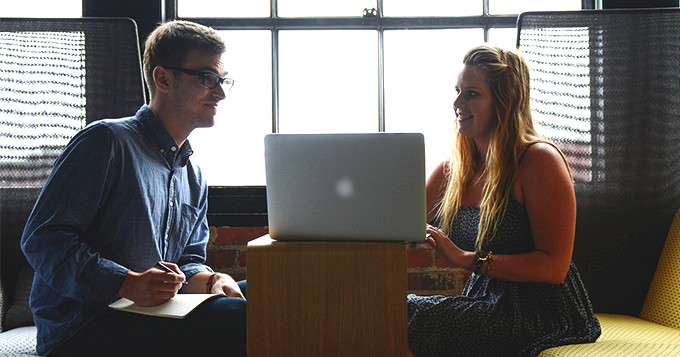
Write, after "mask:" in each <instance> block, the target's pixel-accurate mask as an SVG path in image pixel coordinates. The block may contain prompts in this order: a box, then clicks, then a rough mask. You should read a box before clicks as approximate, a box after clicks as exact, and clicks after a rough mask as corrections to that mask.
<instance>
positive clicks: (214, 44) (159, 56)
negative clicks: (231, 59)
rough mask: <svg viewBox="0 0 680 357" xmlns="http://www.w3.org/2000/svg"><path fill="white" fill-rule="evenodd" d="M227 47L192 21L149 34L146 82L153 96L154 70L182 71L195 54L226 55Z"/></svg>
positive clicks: (170, 24)
mask: <svg viewBox="0 0 680 357" xmlns="http://www.w3.org/2000/svg"><path fill="white" fill-rule="evenodd" d="M225 49H226V46H225V44H224V41H223V40H222V38H221V37H220V35H219V34H218V33H217V31H215V30H214V29H212V28H210V27H207V26H203V25H200V24H197V23H194V22H190V21H179V20H177V21H169V22H165V23H162V24H160V25H159V26H158V27H156V29H155V30H153V32H151V33H150V34H149V37H147V39H146V42H145V44H144V79H145V80H146V84H147V85H148V86H149V90H150V91H151V93H153V92H154V91H155V90H156V84H155V83H154V80H153V70H154V69H155V68H156V67H157V66H163V67H181V66H182V65H184V61H185V60H186V57H187V55H188V54H189V53H190V52H192V51H195V50H197V51H201V52H203V53H205V54H207V55H210V56H217V55H221V54H222V53H224V51H225Z"/></svg>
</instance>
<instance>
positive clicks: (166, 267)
mask: <svg viewBox="0 0 680 357" xmlns="http://www.w3.org/2000/svg"><path fill="white" fill-rule="evenodd" d="M156 265H157V266H158V267H159V268H161V269H163V270H165V271H167V272H168V273H173V274H177V273H175V271H174V270H172V269H170V268H168V266H167V265H165V264H163V263H162V262H158V263H156ZM188 283H189V282H187V281H186V280H184V281H183V282H182V284H184V285H186V284H188Z"/></svg>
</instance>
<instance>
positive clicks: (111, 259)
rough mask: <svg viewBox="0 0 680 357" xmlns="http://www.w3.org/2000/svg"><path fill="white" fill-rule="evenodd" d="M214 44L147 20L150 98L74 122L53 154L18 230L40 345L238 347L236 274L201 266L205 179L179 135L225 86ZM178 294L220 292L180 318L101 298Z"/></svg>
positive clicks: (225, 350)
mask: <svg viewBox="0 0 680 357" xmlns="http://www.w3.org/2000/svg"><path fill="white" fill-rule="evenodd" d="M224 51H225V45H224V43H223V41H222V40H221V38H220V36H219V34H217V32H216V31H215V30H213V29H210V28H208V27H205V26H202V25H198V24H195V23H191V22H186V21H173V22H168V23H165V24H162V25H160V26H159V27H158V28H156V29H155V30H154V32H153V33H151V34H150V35H149V37H148V39H147V41H146V43H145V51H144V76H145V79H146V82H147V84H148V86H149V90H150V93H151V101H150V103H149V105H148V106H143V107H142V108H140V109H139V111H138V112H137V113H136V114H135V115H134V116H133V117H129V118H123V119H113V120H112V119H107V120H100V121H97V122H95V123H92V124H91V125H89V126H87V127H86V128H85V129H83V130H82V131H80V132H79V133H78V134H76V135H75V136H74V138H73V139H72V140H71V142H70V143H69V144H68V146H67V147H66V148H65V150H64V152H63V153H62V154H61V156H60V157H59V158H58V159H57V161H56V162H55V166H54V169H53V171H52V173H51V174H50V176H49V178H48V179H47V182H46V183H45V186H44V188H43V191H42V193H41V194H40V197H39V198H38V201H37V202H36V205H35V208H34V210H33V212H32V214H31V216H30V218H29V220H28V222H27V224H26V228H25V230H24V234H23V237H22V240H21V247H22V250H23V252H24V254H25V255H26V257H27V258H28V261H29V262H30V263H31V265H32V266H33V268H34V269H35V278H34V281H33V290H32V292H31V300H30V302H31V309H32V311H33V316H34V320H35V323H36V325H37V327H38V345H37V348H38V353H40V354H41V355H45V354H49V355H54V356H101V355H116V356H122V355H146V356H148V355H187V354H189V353H191V354H192V355H201V356H206V355H219V356H238V355H245V306H246V302H245V298H244V293H245V282H242V283H238V284H237V283H236V282H235V281H234V280H233V279H232V278H231V277H230V276H228V275H226V274H221V273H213V271H212V269H210V267H208V266H206V265H204V262H205V255H206V245H207V242H208V224H207V219H206V210H207V191H208V188H207V184H206V181H205V180H204V178H203V176H202V175H201V171H200V170H199V168H198V167H197V166H195V165H194V164H193V163H192V162H191V161H190V160H189V156H190V155H191V153H192V151H191V146H190V145H189V142H188V141H187V137H188V136H189V134H190V133H191V132H192V130H194V129H195V128H198V127H209V126H212V125H213V123H214V116H215V112H216V108H217V104H218V102H219V101H221V100H222V99H224V98H225V90H226V91H228V90H229V89H230V88H231V86H232V85H233V81H232V80H231V79H228V78H223V77H224V76H225V75H226V72H225V70H224V68H223V63H222V54H223V53H224ZM159 262H161V263H160V265H159ZM161 265H165V266H167V267H169V268H170V270H172V272H168V271H164V270H162V269H161ZM185 279H186V281H187V283H186V284H183V282H184V281H185ZM180 289H181V291H180ZM178 292H181V293H214V294H218V295H223V296H221V297H218V298H215V299H212V300H209V301H208V302H206V303H204V304H202V305H200V306H199V307H198V308H197V309H196V310H194V312H192V313H191V314H190V315H189V316H187V317H186V318H185V319H169V318H161V317H149V316H145V315H138V314H133V313H127V312H120V311H114V310H111V309H109V308H108V304H110V303H111V302H113V301H115V300H116V299H118V298H119V297H125V298H128V299H130V300H132V301H134V302H135V303H137V304H138V305H142V306H154V305H158V304H160V303H163V302H165V301H167V300H169V299H170V298H172V297H173V296H175V294H177V293H178Z"/></svg>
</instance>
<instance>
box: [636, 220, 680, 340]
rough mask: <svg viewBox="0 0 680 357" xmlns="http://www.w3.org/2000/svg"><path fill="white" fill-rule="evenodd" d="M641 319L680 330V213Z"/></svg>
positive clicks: (658, 267)
mask: <svg viewBox="0 0 680 357" xmlns="http://www.w3.org/2000/svg"><path fill="white" fill-rule="evenodd" d="M640 317H641V318H643V319H645V320H649V321H653V322H656V323H659V324H662V325H664V326H668V327H674V328H677V329H680V211H678V212H677V213H676V214H675V218H674V219H673V223H672V224H671V228H670V229H669V230H668V236H667V237H666V243H664V247H663V250H662V251H661V257H659V263H658V265H657V267H656V272H655V273H654V279H653V280H652V284H651V285H650V286H649V291H648V292H647V299H646V300H645V303H644V305H643V306H642V310H641V312H640Z"/></svg>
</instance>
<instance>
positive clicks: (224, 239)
mask: <svg viewBox="0 0 680 357" xmlns="http://www.w3.org/2000/svg"><path fill="white" fill-rule="evenodd" d="M264 234H267V228H266V227H244V228H232V227H210V243H209V245H208V256H207V264H208V265H209V266H211V267H212V268H213V269H215V271H219V272H222V273H227V274H229V275H231V276H232V277H234V279H235V280H237V281H238V280H242V279H246V278H247V274H246V273H247V271H246V245H247V244H248V241H250V240H253V239H255V238H258V237H260V236H262V235H264ZM407 258H408V267H407V272H408V291H409V293H414V294H420V295H432V294H447V295H450V294H456V293H460V292H461V291H462V289H463V286H464V285H465V281H466V280H467V278H468V277H469V273H467V272H465V271H464V270H462V269H457V268H453V267H451V266H449V265H448V264H447V263H446V262H445V261H444V260H442V259H441V258H439V257H438V256H437V254H436V253H435V252H434V250H432V249H431V248H430V246H429V245H428V244H427V243H408V244H407Z"/></svg>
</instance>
